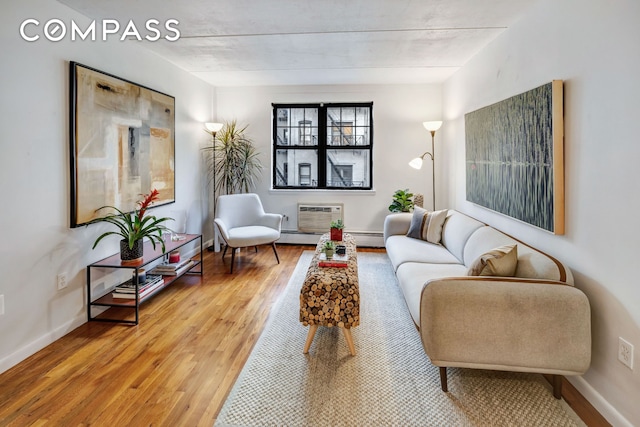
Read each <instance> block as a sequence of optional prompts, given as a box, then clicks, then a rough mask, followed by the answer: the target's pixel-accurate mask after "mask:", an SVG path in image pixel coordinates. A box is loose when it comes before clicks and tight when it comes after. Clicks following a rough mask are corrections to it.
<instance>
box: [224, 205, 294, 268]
mask: <svg viewBox="0 0 640 427" xmlns="http://www.w3.org/2000/svg"><path fill="white" fill-rule="evenodd" d="M215 224H216V226H217V227H218V230H220V235H221V236H222V238H223V239H224V241H225V243H226V245H225V247H224V252H223V253H222V258H224V256H225V255H226V253H227V248H231V268H230V270H229V273H233V263H234V262H235V255H236V251H235V249H237V248H245V247H248V246H255V248H256V252H257V251H258V245H269V244H270V245H271V247H272V248H273V253H274V254H275V255H276V261H278V264H280V258H278V251H277V250H276V240H278V239H279V238H280V226H281V224H282V215H280V214H273V213H265V212H264V208H263V207H262V202H261V201H260V198H259V197H258V195H257V194H253V193H249V194H228V195H223V196H220V197H218V207H217V214H216V218H215Z"/></svg>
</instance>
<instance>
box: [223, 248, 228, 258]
mask: <svg viewBox="0 0 640 427" xmlns="http://www.w3.org/2000/svg"><path fill="white" fill-rule="evenodd" d="M228 247H229V245H224V251H222V258H224V256H225V255H226V254H227V248H228Z"/></svg>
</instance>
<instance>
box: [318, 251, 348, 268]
mask: <svg viewBox="0 0 640 427" xmlns="http://www.w3.org/2000/svg"><path fill="white" fill-rule="evenodd" d="M348 266H349V257H348V255H346V254H344V255H339V254H334V255H333V257H332V258H331V259H327V255H326V254H324V253H322V254H320V259H319V260H318V267H336V268H346V267H348Z"/></svg>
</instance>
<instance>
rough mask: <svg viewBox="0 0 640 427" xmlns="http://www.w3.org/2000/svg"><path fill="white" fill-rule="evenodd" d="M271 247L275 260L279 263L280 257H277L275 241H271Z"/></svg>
mask: <svg viewBox="0 0 640 427" xmlns="http://www.w3.org/2000/svg"><path fill="white" fill-rule="evenodd" d="M271 247H272V248H273V253H274V254H276V261H278V264H280V258H278V251H277V250H276V242H273V243H271Z"/></svg>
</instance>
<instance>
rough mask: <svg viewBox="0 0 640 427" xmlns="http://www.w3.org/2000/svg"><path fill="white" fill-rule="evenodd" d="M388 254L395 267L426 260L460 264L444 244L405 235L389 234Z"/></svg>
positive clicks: (426, 261) (386, 244) (425, 261)
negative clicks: (435, 243)
mask: <svg viewBox="0 0 640 427" xmlns="http://www.w3.org/2000/svg"><path fill="white" fill-rule="evenodd" d="M385 247H386V248H387V255H389V259H390V260H391V264H392V265H393V268H394V269H396V270H397V269H398V267H399V266H400V265H402V264H403V263H405V262H424V263H430V264H459V261H458V260H457V259H456V257H455V256H453V255H452V254H451V252H449V251H448V250H447V249H446V248H445V247H444V246H442V245H434V244H433V243H429V242H425V241H424V240H418V239H413V238H411V237H407V236H405V235H394V236H389V237H388V238H387V241H386V243H385Z"/></svg>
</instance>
